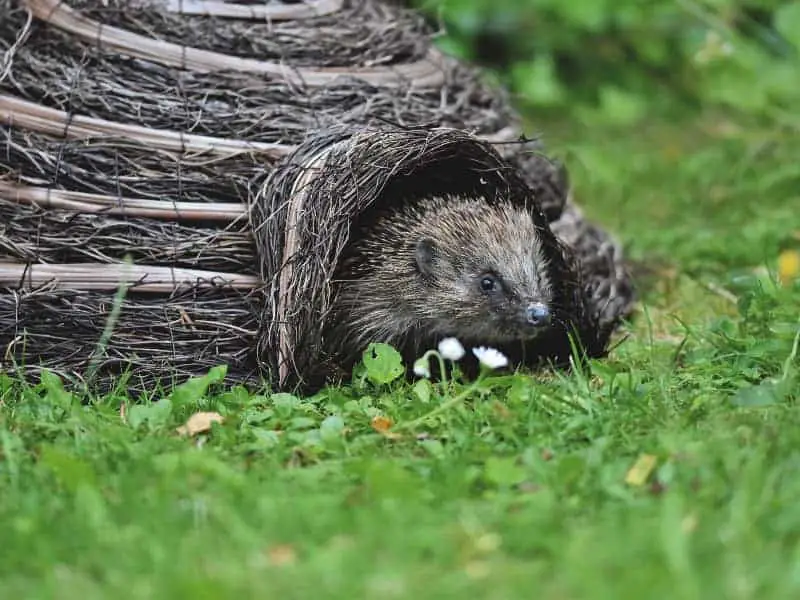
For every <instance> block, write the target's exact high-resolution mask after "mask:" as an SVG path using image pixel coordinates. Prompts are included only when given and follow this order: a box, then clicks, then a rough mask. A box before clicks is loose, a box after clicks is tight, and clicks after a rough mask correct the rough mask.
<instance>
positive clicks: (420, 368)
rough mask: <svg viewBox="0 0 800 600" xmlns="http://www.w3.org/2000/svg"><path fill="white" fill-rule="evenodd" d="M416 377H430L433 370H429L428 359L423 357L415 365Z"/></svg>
mask: <svg viewBox="0 0 800 600" xmlns="http://www.w3.org/2000/svg"><path fill="white" fill-rule="evenodd" d="M414 375H416V376H417V377H430V376H431V370H430V369H429V368H428V359H427V358H426V357H424V356H423V357H422V358H420V359H418V360H417V361H416V362H415V363H414Z"/></svg>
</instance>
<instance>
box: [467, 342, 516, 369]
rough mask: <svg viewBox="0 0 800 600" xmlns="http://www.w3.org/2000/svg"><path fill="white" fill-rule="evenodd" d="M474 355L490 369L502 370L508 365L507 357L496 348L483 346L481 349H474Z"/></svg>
mask: <svg viewBox="0 0 800 600" xmlns="http://www.w3.org/2000/svg"><path fill="white" fill-rule="evenodd" d="M472 353H473V354H474V355H475V357H476V358H477V359H478V360H479V361H481V364H482V365H483V366H485V367H489V368H490V369H500V368H502V367H505V366H506V365H508V359H507V358H506V355H505V354H503V353H502V352H500V351H499V350H495V349H494V348H486V347H485V346H481V347H480V348H473V349H472Z"/></svg>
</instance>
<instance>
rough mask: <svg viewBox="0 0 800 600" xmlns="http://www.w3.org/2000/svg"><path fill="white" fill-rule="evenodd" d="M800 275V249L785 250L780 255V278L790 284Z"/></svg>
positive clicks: (785, 283) (783, 282) (784, 282)
mask: <svg viewBox="0 0 800 600" xmlns="http://www.w3.org/2000/svg"><path fill="white" fill-rule="evenodd" d="M799 275H800V251H797V250H784V251H783V252H781V254H780V256H778V279H779V280H780V282H781V283H782V284H783V285H788V284H789V283H790V282H791V281H792V280H794V279H797V277H798V276H799Z"/></svg>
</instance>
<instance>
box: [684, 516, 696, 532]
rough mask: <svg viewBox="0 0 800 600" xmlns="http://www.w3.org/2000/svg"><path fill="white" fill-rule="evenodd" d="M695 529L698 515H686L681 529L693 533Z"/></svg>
mask: <svg viewBox="0 0 800 600" xmlns="http://www.w3.org/2000/svg"><path fill="white" fill-rule="evenodd" d="M695 529H697V515H695V514H690V515H687V516H685V517H684V518H683V521H681V531H683V533H692V532H693V531H694V530H695Z"/></svg>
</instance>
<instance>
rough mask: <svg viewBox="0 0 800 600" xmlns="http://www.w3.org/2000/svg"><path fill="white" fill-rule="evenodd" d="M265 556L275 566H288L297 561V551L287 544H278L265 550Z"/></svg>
mask: <svg viewBox="0 0 800 600" xmlns="http://www.w3.org/2000/svg"><path fill="white" fill-rule="evenodd" d="M267 558H269V562H270V564H272V565H273V566H275V567H288V566H291V565H293V564H294V563H296V562H297V553H296V552H295V551H294V548H293V547H292V546H290V545H289V544H279V545H277V546H272V547H271V548H269V549H268V550H267Z"/></svg>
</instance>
